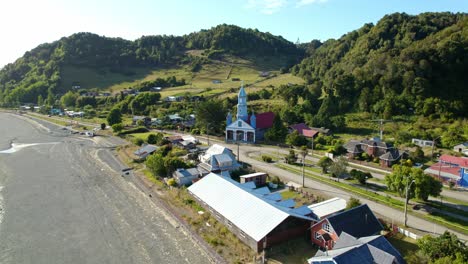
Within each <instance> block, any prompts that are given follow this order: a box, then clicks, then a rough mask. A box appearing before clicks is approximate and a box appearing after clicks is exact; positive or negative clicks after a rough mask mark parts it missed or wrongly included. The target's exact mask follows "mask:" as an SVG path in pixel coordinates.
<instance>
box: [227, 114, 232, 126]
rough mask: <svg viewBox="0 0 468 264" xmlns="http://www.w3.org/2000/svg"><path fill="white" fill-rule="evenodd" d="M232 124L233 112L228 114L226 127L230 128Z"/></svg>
mask: <svg viewBox="0 0 468 264" xmlns="http://www.w3.org/2000/svg"><path fill="white" fill-rule="evenodd" d="M230 124H232V115H231V111H229V112H228V114H227V116H226V126H229V125H230Z"/></svg>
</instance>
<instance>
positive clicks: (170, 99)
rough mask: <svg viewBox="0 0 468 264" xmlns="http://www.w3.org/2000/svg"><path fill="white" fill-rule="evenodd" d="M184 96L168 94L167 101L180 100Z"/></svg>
mask: <svg viewBox="0 0 468 264" xmlns="http://www.w3.org/2000/svg"><path fill="white" fill-rule="evenodd" d="M182 98H183V97H182V96H168V97H166V99H165V101H166V102H180V101H182Z"/></svg>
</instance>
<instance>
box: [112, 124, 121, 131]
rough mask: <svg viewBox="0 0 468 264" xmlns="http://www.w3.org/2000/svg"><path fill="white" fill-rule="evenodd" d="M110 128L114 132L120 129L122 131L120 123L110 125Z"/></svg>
mask: <svg viewBox="0 0 468 264" xmlns="http://www.w3.org/2000/svg"><path fill="white" fill-rule="evenodd" d="M112 130H113V131H114V132H116V133H119V132H120V131H122V130H123V125H122V123H118V124H114V125H112Z"/></svg>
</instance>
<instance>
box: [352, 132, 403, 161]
mask: <svg viewBox="0 0 468 264" xmlns="http://www.w3.org/2000/svg"><path fill="white" fill-rule="evenodd" d="M344 148H345V149H346V151H347V156H348V158H350V159H355V158H356V157H359V156H360V155H361V154H362V153H366V154H367V155H368V156H369V157H370V158H379V159H380V165H381V166H382V167H391V166H392V165H393V164H395V163H396V162H398V161H399V160H400V159H401V158H403V155H406V153H405V152H400V151H399V150H398V149H396V148H394V147H393V146H392V145H391V144H389V143H386V142H383V141H381V140H380V139H379V138H373V139H364V140H360V141H358V140H350V141H348V143H346V144H345V145H344Z"/></svg>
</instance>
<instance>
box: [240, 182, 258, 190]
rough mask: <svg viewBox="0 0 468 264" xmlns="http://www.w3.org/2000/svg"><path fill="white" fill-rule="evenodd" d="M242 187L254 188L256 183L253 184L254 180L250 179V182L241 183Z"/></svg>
mask: <svg viewBox="0 0 468 264" xmlns="http://www.w3.org/2000/svg"><path fill="white" fill-rule="evenodd" d="M242 187H244V188H247V189H255V188H257V185H255V182H253V181H251V182H246V183H242Z"/></svg>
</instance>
